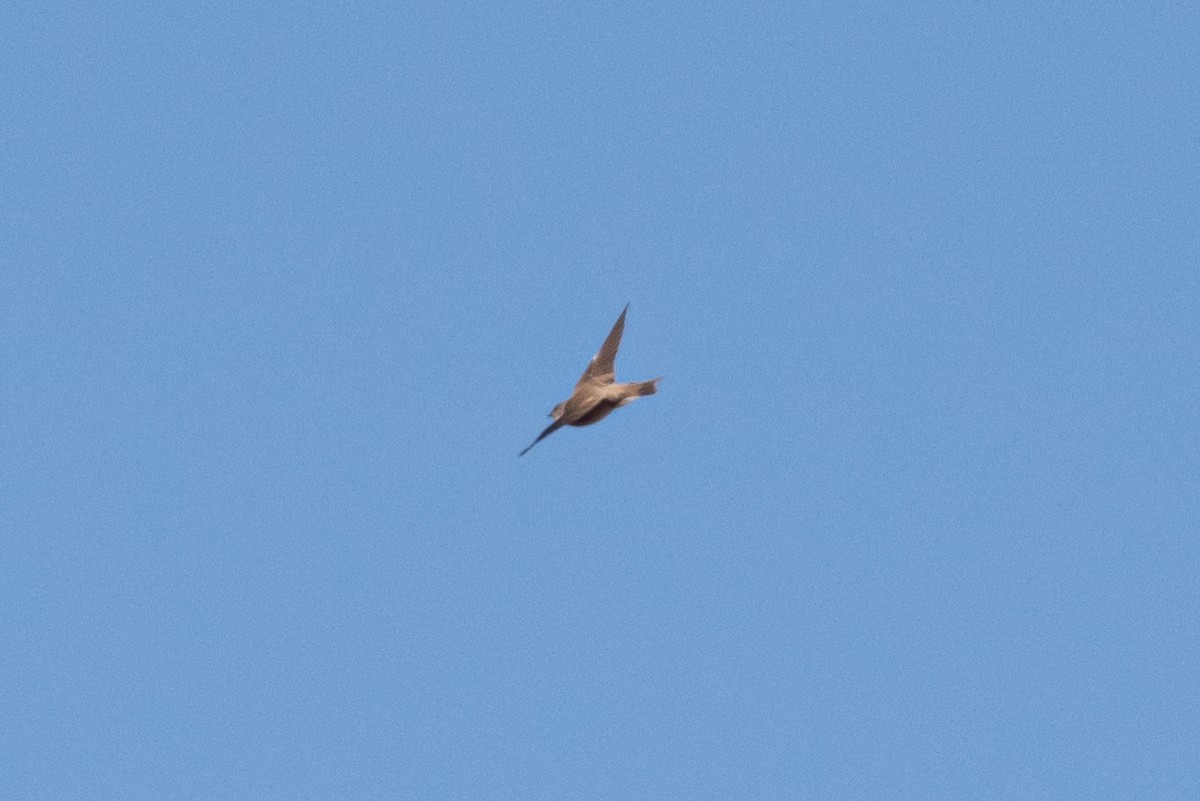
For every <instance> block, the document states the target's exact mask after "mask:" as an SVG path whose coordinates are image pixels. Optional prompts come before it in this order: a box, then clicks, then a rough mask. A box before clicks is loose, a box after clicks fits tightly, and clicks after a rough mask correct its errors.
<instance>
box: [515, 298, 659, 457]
mask: <svg viewBox="0 0 1200 801" xmlns="http://www.w3.org/2000/svg"><path fill="white" fill-rule="evenodd" d="M627 311H629V304H626V305H625V308H624V310H622V311H621V316H620V317H618V318H617V322H616V324H615V325H613V327H612V330H611V331H609V332H608V337H607V338H605V340H604V344H603V345H601V346H600V352H599V353H597V354H596V355H595V356H593V357H592V360H591V361H590V362H588V366H587V369H585V370H584V371H583V375H582V376H580V378H579V381H578V382H577V383H576V384H575V390H574V391H573V392H572V393H571V397H569V398H567V399H566V400H565V401H563V402H562V403H560V404H558V405H557V406H555V407H554V410H553V411H552V412H550V416H551V417H553V418H554V422H553V423H551V424H550V425H549V426H547V427H546V430H545V431H543V432H542V433H541V434H538V438H537V439H535V440H534V441H533V442H531V443H530V444H529V448H532V447H533V446H534V445H537V444H538V443H539V442H541V441H542V440H543V439H545V438H546V437H548V436H550V435H551V434H553V433H554V432H555V431H557V430H558V429H560V428H562V427H563V426H590V425H591V424H592V423H596V422H599V421H600V420H603V419H604V418H605V417H608V415H609V414H610V413H611V412H612V410H613V409H616V408H617V407H619V406H624V405H625V404H627V403H632V402H633V400H634V399H635V398H639V397H641V396H643V395H653V394H654V393H655V392H657V391H658V390H657V387H656V386H655V385H656V384H657V383H658V382H659V381H661V380H662V376H659V377H658V378H652V379H650V380H649V381H635V382H633V383H630V384H618V383H616V381H617V375H616V369H615V367H614V366H613V364H614V362H615V361H616V358H617V348H619V347H621V334H623V333H624V332H625V312H627ZM529 448H526V449H525V450H523V451H521V453H520V454H518V455H520V456H524V455H525V454H526V453H528V452H529Z"/></svg>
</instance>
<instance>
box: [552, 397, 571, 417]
mask: <svg viewBox="0 0 1200 801" xmlns="http://www.w3.org/2000/svg"><path fill="white" fill-rule="evenodd" d="M566 405H567V402H566V401H563V402H562V403H560V404H558V405H557V406H555V407H554V408H553V409H551V410H550V416H551V417H553V418H554V419H555V420H557V419H558V418H560V417H562V413H563V407H564V406H566Z"/></svg>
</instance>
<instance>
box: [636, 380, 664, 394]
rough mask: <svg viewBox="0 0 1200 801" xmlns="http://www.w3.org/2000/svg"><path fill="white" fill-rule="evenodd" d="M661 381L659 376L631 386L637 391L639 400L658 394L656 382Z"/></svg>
mask: <svg viewBox="0 0 1200 801" xmlns="http://www.w3.org/2000/svg"><path fill="white" fill-rule="evenodd" d="M662 380H663V377H662V376H661V375H660V376H659V377H658V378H651V379H650V380H649V381H639V382H638V383H636V384H634V385H633V388H634V390H636V391H637V394H638V397H639V398H640V397H641V396H643V395H653V394H654V393H655V392H658V382H659V381H662Z"/></svg>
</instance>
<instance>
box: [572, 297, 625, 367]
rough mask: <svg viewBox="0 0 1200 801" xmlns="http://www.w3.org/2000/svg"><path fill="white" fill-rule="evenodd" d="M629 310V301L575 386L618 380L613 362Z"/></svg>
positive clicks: (615, 358)
mask: <svg viewBox="0 0 1200 801" xmlns="http://www.w3.org/2000/svg"><path fill="white" fill-rule="evenodd" d="M627 311H629V304H628V303H626V304H625V308H624V309H622V310H621V316H620V317H618V318H617V322H616V323H615V324H614V325H613V327H612V330H611V331H609V332H608V338H607V339H605V340H604V344H603V345H601V346H600V352H599V353H597V354H596V355H595V356H593V357H592V360H591V361H590V362H588V366H587V369H586V370H584V371H583V375H582V376H580V377H579V381H578V382H577V383H576V384H575V386H577V387H578V386H579V385H580V384H587V383H594V384H611V383H613V382H614V381H616V380H617V373H616V368H615V367H614V366H613V363H614V362H615V361H616V360H617V348H619V347H621V334H623V333H625V312H627Z"/></svg>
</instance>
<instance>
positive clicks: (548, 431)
mask: <svg viewBox="0 0 1200 801" xmlns="http://www.w3.org/2000/svg"><path fill="white" fill-rule="evenodd" d="M562 427H563V422H562V420H555V421H554V422H553V423H551V424H550V425H548V426H546V430H545V431H543V432H542V433H540V434H538V438H537V439H535V440H534V441H533V442H531V443H529V448H532V447H533V446H534V445H537V444H538V443H539V442H541V441H542V440H544V439H545V438H546V437H548V436H550V435H551V434H553V433H554V432H555V431H557V430H558V429H560V428H562ZM529 448H526V449H525V450H523V451H521V452H520V453H518V454H517V456H524V455H525V454H527V453H529Z"/></svg>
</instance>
